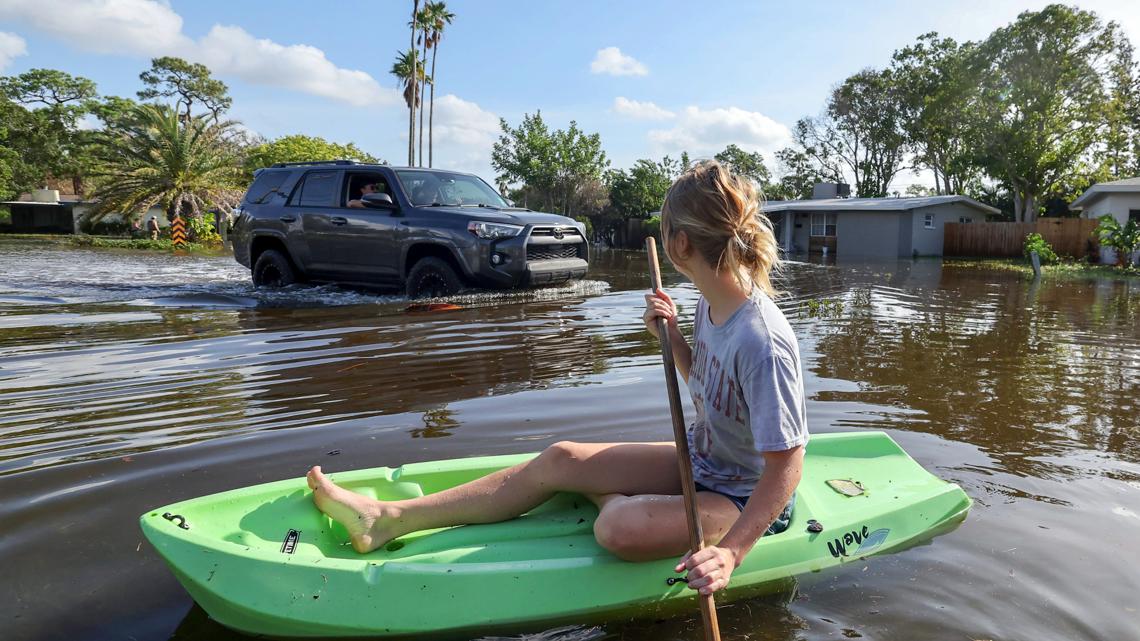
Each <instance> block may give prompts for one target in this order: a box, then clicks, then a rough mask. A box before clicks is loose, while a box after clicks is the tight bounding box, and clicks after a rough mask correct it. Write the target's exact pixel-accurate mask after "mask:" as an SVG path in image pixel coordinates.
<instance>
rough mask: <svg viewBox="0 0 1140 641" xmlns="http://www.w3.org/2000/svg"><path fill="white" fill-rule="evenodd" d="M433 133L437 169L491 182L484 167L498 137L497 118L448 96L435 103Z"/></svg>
mask: <svg viewBox="0 0 1140 641" xmlns="http://www.w3.org/2000/svg"><path fill="white" fill-rule="evenodd" d="M425 124H426V121H425ZM433 129H434V134H433V138H434V141H435V153H434V162H433V164H434V165H435V166H436V167H443V168H446V169H457V170H461V171H468V172H471V173H476V174H479V175H480V176H482V177H483V178H485V179H487V180H491V179H492V178H493V175H492V174H491V173H490V169H489V166H488V164H487V163H488V161H489V159H490V158H491V147H493V146H494V144H495V141H496V140H497V139H498V137H499V132H500V130H499V117H498V116H496V115H495V114H493V113H491V112H489V111H487V110H485V109H483V108H482V107H480V106H479V105H477V104H475V103H474V102H470V101H467V100H463V99H462V98H459V97H457V96H454V95H452V94H448V95H446V96H442V97H436V99H435V126H434V128H433ZM425 146H426V145H425ZM425 153H426V150H425Z"/></svg>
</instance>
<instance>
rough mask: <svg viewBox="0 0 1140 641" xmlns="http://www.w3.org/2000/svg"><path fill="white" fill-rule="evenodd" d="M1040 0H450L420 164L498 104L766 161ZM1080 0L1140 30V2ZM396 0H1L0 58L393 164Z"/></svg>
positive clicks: (610, 136)
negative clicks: (931, 48) (905, 61)
mask: <svg viewBox="0 0 1140 641" xmlns="http://www.w3.org/2000/svg"><path fill="white" fill-rule="evenodd" d="M1044 4H1046V3H1045V2H1036V1H1029V0H1021V1H1006V0H962V1H958V2H953V1H952V2H938V3H932V2H913V1H912V2H903V1H885V0H884V1H871V0H864V1H861V2H850V1H846V2H838V1H836V2H825V1H818V2H816V1H811V0H808V1H804V2H798V3H787V2H743V1H740V2H709V3H703V4H701V5H695V4H694V3H692V2H681V1H672V0H670V1H662V2H612V1H611V2H602V1H592V0H576V1H575V2H569V1H557V2H556V1H549V2H546V1H543V2H538V1H534V0H531V1H529V2H526V1H514V0H449V1H448V7H449V8H450V9H451V10H452V11H453V12H454V13H455V14H456V19H455V23H454V24H453V25H452V26H451V27H450V28H449V30H448V31H447V33H446V35H445V36H444V41H443V43H442V45H441V47H440V50H439V63H438V64H439V66H438V69H437V74H436V76H437V89H436V134H435V135H436V166H444V167H453V168H457V169H463V170H467V171H474V172H477V173H480V174H482V175H484V176H485V177H487V178H488V179H490V178H492V177H493V171H492V170H491V168H490V147H491V145H492V143H493V141H494V140H495V139H496V138H497V135H498V119H499V118H500V117H501V118H506V119H507V121H508V122H510V123H512V124H513V123H517V122H518V121H519V120H520V119H521V118H522V116H523V114H524V113H533V112H534V111H536V110H541V111H542V113H543V116H544V118H545V119H546V120H547V122H548V123H549V124H550V125H551V126H553V127H565V126H566V125H567V124H568V123H569V121H570V120H572V119H573V120H577V122H578V123H579V125H580V126H582V127H583V128H584V129H585V130H587V131H590V132H593V131H597V132H600V133H601V137H602V143H603V146H604V148H605V150H606V152H607V154H608V155H609V157H610V159H611V161H612V163H613V166H615V167H627V166H629V165H630V164H632V162H633V161H634V160H636V159H637V158H643V157H652V158H660V157H661V156H662V155H664V154H666V153H668V154H672V155H674V156H676V155H677V154H679V152H680V151H681V150H682V149H686V150H688V151H689V152H690V153H691V154H692V155H693V156H695V157H701V156H709V155H712V154H713V153H716V151H718V150H720V149H722V148H723V147H724V146H725V145H727V144H729V143H736V144H738V145H740V146H741V147H744V148H746V149H749V150H757V151H761V152H763V153H765V154H766V155H769V157H770V154H771V153H772V152H774V151H775V150H777V149H779V148H780V147H782V146H784V145H785V144H786V143H787V140H788V129H789V128H790V127H791V126H792V125H793V124H794V123H795V121H796V120H797V119H798V118H800V117H802V116H804V115H810V114H815V113H817V112H818V111H819V110H820V108H821V107H822V105H823V101H824V99H825V97H826V95H827V92H828V90H829V89H830V88H831V87H832V86H833V85H834V84H835V83H837V82H838V81H840V80H842V79H843V78H844V77H846V76H847V75H849V74H851V73H853V72H855V71H858V70H859V69H861V68H864V67H868V66H873V67H881V66H883V65H885V64H887V63H888V61H889V59H890V55H891V52H892V51H894V50H895V49H897V48H900V47H903V46H905V45H907V44H909V43H911V42H913V40H914V39H915V37H917V36H918V35H920V34H922V33H925V32H927V31H938V32H940V33H942V34H944V35H949V36H953V37H955V38H957V39H960V40H965V39H978V38H983V37H985V36H986V35H987V34H988V33H989V32H990V31H992V30H993V29H994V28H996V27H999V26H1002V25H1005V24H1007V23H1009V22H1010V21H1012V20H1013V19H1014V18H1015V17H1016V16H1017V14H1018V13H1019V12H1021V11H1024V10H1027V9H1034V8H1039V7H1041V6H1043V5H1044ZM1079 6H1081V7H1082V8H1085V9H1090V10H1093V11H1096V12H1097V13H1098V14H1099V15H1100V16H1101V17H1102V18H1104V19H1112V20H1116V21H1118V22H1120V23H1121V24H1122V26H1123V27H1124V28H1125V31H1126V33H1128V34H1129V35H1130V36H1131V37H1132V39H1133V41H1134V42H1137V43H1140V2H1133V1H1131V0H1116V1H1113V0H1092V1H1088V2H1081V3H1079ZM410 12H411V2H410V1H407V0H399V1H397V0H381V1H377V0H369V1H363V0H362V1H343V2H335V3H334V2H323V3H316V2H311V1H310V2H301V1H297V0H284V1H273V2H271V1H269V0H242V1H240V2H234V1H233V0H230V1H228V2H219V1H215V0H199V1H194V2H190V1H171V2H156V1H154V0H0V73H3V74H17V73H20V72H23V71H26V70H28V69H31V68H35V67H48V68H56V69H62V70H64V71H67V72H69V73H72V74H76V75H81V76H85V77H88V78H91V79H92V80H94V81H95V82H96V83H97V84H98V87H99V90H100V92H101V93H103V94H106V95H122V96H131V97H133V96H134V93H135V92H136V91H137V90H138V89H139V88H140V83H139V81H138V74H139V72H141V71H143V70H144V69H146V68H147V67H148V66H149V59H150V58H151V57H153V56H159V55H179V56H182V57H185V58H188V59H191V60H195V61H198V62H202V63H204V64H206V65H207V66H209V67H210V68H211V70H212V71H213V72H214V73H215V75H216V76H217V77H219V78H221V79H222V80H224V81H225V82H226V83H227V84H228V85H229V87H230V92H231V94H232V96H233V97H234V108H233V110H232V112H231V116H232V117H233V118H236V119H238V120H241V121H242V122H243V123H244V124H245V126H247V127H248V128H250V129H251V130H253V131H256V132H258V133H260V134H262V135H265V136H267V137H276V136H280V135H285V134H291V133H304V134H310V135H318V136H323V137H325V138H328V139H331V140H335V141H338V142H349V141H351V142H354V143H356V144H357V145H358V146H360V147H362V148H364V149H366V150H367V151H369V152H371V153H372V154H374V155H377V156H380V157H382V158H385V159H387V160H389V161H392V162H394V163H400V164H402V163H403V162H404V161H405V160H406V145H407V143H406V140H407V139H406V136H407V112H406V110H405V109H404V108H403V102H402V98H400V96H399V93H398V90H397V88H396V81H395V79H394V78H393V77H392V76H390V75H388V73H387V72H388V69H389V67H390V66H391V64H392V60H393V58H394V57H395V55H396V52H397V51H398V50H400V49H402V48H406V47H407V46H408V36H409V33H408V30H407V27H406V24H407V21H408V17H409V14H410ZM915 182H919V183H924V184H925V183H928V182H929V178H928V177H925V176H921V175H911V174H909V173H906V174H904V175H902V176H900V178H899V179H898V180H897V181H896V187H899V188H905V185H906V184H908V183H915Z"/></svg>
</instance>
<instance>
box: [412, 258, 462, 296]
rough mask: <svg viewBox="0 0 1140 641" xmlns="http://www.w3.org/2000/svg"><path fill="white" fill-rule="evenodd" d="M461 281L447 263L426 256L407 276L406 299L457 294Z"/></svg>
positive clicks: (460, 287)
mask: <svg viewBox="0 0 1140 641" xmlns="http://www.w3.org/2000/svg"><path fill="white" fill-rule="evenodd" d="M462 288H463V281H461V280H459V276H458V275H457V274H456V273H455V270H454V269H452V267H451V265H449V264H447V261H445V260H443V259H440V258H435V257H432V256H428V257H426V258H421V259H420V260H419V261H418V262H416V264H415V266H414V267H412V271H411V272H410V273H409V274H408V282H407V285H406V291H407V294H408V298H440V297H442V296H450V295H452V294H455V293H457V292H458V291H459V290H460V289H462Z"/></svg>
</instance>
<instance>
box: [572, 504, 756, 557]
mask: <svg viewBox="0 0 1140 641" xmlns="http://www.w3.org/2000/svg"><path fill="white" fill-rule="evenodd" d="M679 492H680V490H678V493H679ZM592 498H593V500H594V502H595V503H596V504H597V505H598V509H599V510H601V511H600V513H599V514H598V518H597V520H595V521H594V537H595V538H596V539H597V540H598V544H599V545H601V546H602V547H604V548H606V549H607V550H609V551H610V552H612V553H613V554H614V555H615V556H617V557H618V558H620V559H624V560H626V561H652V560H654V559H663V558H666V557H670V556H681V555H682V554H684V553H685V552H687V551H688V550H689V524H688V515H687V514H686V513H685V499H684V497H683V496H679V495H678V494H673V495H669V496H666V495H652V494H641V495H637V496H624V495H621V494H609V495H606V496H602V497H592ZM697 513H698V514H700V516H701V531H702V533H703V534H704V539H705V540H704V542H705V545H715V544H716V543H717V542H719V541H720V540H721V539H722V538H724V535H725V534H727V533H728V530H729V529H730V528H732V525H733V524H734V523H736V519H738V518H740V510H739V509H738V508H737V507H736V505H735V504H734V503H733V502H732V501H730V500H728V499H727V498H725V497H724V496H721V495H720V494H717V493H715V492H697Z"/></svg>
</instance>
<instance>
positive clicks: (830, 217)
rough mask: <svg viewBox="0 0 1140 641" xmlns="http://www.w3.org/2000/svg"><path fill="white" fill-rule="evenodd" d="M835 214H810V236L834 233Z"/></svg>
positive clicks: (831, 234) (832, 234)
mask: <svg viewBox="0 0 1140 641" xmlns="http://www.w3.org/2000/svg"><path fill="white" fill-rule="evenodd" d="M835 219H836V215H835V214H812V215H811V235H812V236H834V235H835Z"/></svg>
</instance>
